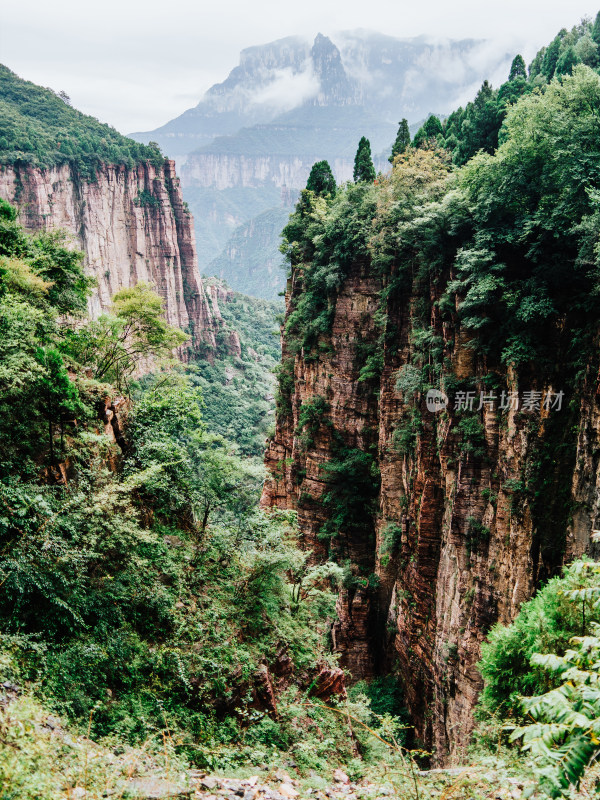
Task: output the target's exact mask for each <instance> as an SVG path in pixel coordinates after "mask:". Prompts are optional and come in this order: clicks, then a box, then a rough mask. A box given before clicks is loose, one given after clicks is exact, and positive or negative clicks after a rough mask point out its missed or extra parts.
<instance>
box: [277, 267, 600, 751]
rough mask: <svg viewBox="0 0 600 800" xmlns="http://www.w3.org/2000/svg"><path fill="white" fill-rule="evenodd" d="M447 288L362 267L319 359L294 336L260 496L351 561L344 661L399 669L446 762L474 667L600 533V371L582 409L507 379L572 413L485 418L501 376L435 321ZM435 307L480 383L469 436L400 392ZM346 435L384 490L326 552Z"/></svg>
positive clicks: (468, 717)
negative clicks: (375, 371) (389, 288)
mask: <svg viewBox="0 0 600 800" xmlns="http://www.w3.org/2000/svg"><path fill="white" fill-rule="evenodd" d="M299 271H300V270H295V273H294V274H293V276H292V279H291V280H290V282H289V284H288V293H287V298H286V303H287V308H288V315H289V313H290V310H291V309H293V308H294V307H296V305H297V301H298V298H299V296H300V293H301V289H300V288H299V286H300V285H301V281H300V280H299V277H298V272H299ZM442 283H443V282H442V281H438V282H437V283H435V284H434V283H432V284H431V285H429V286H426V287H423V286H422V285H421V286H420V287H413V290H412V292H410V291H409V292H404V293H403V294H401V295H399V294H394V293H393V292H387V293H385V292H384V293H382V289H383V288H384V279H383V278H380V277H374V276H372V275H370V274H369V270H368V268H367V267H365V266H364V265H363V266H361V265H355V266H354V267H353V268H352V270H351V271H350V272H349V273H348V274H347V276H346V278H345V280H344V282H343V284H342V286H341V288H340V290H339V292H338V295H337V301H336V304H335V309H334V314H333V324H332V327H331V329H330V333H329V334H327V335H325V336H324V337H322V339H321V340H320V341H319V354H318V356H315V355H314V353H313V354H306V353H304V352H303V351H300V353H299V354H297V355H295V356H292V355H290V353H289V343H287V342H286V341H285V337H284V350H283V367H282V369H283V370H284V372H285V380H284V381H281V386H284V385H285V383H286V382H287V385H288V386H290V387H291V389H290V390H289V393H288V394H287V395H286V394H285V392H283V395H284V396H283V397H282V398H280V402H279V410H278V419H277V429H276V433H275V436H274V437H273V439H272V440H271V441H270V442H269V444H268V449H267V453H266V464H267V467H268V469H269V471H270V475H271V477H270V479H269V480H268V481H267V483H266V485H265V489H264V493H263V498H262V503H263V506H265V507H271V506H277V507H282V508H297V509H298V517H299V527H300V531H301V534H302V536H303V541H304V544H305V546H306V548H308V549H311V550H312V551H313V556H312V557H313V558H315V559H324V558H326V557H327V554H328V553H327V549H328V547H329V548H332V547H333V548H334V549H336V550H337V554H338V555H339V554H340V553H342V555H343V557H344V558H346V559H348V560H349V562H350V565H351V570H352V575H351V577H350V579H349V580H348V581H346V587H345V588H344V589H342V591H341V593H340V597H339V601H338V613H339V622H338V623H337V624H336V627H335V629H334V631H333V638H334V644H335V647H336V649H337V650H338V652H340V653H341V663H342V665H343V666H345V667H348V668H349V669H350V670H351V672H352V675H353V678H354V679H359V678H362V677H369V676H372V675H374V674H377V673H380V672H386V671H391V670H393V671H394V672H395V673H396V674H397V675H399V676H400V677H401V679H402V681H403V683H404V689H405V698H406V703H407V705H408V708H409V710H410V712H411V714H412V717H413V721H414V723H415V726H416V732H417V735H418V736H419V738H420V739H421V741H422V742H423V743H424V745H425V746H426V747H427V748H432V751H433V753H434V757H435V759H436V760H437V762H438V763H440V762H443V761H444V760H445V759H447V758H448V755H450V757H453V758H456V757H458V756H460V754H461V752H462V751H463V750H464V748H465V747H466V745H467V743H468V741H469V737H470V733H471V731H472V727H473V722H472V712H473V707H474V704H475V702H476V699H477V696H478V692H479V691H480V689H481V678H480V675H479V673H478V670H477V668H476V664H477V662H478V660H479V657H480V646H481V642H482V640H483V639H484V638H485V636H486V634H487V632H488V631H489V629H490V627H491V625H492V624H493V623H494V622H496V621H501V622H503V623H507V622H509V621H511V620H512V619H513V618H514V617H515V615H516V613H517V612H518V610H519V606H520V604H521V603H522V602H523V601H524V600H526V599H527V598H528V597H530V596H531V594H532V592H533V591H534V589H535V587H536V586H537V585H538V584H539V581H540V580H542V579H545V578H547V577H548V576H549V575H551V574H553V573H554V572H556V570H557V569H559V567H560V565H561V564H562V563H563V561H564V559H565V558H569V557H572V556H574V555H579V554H581V553H582V552H585V551H586V550H588V549H589V541H590V531H591V530H592V529H596V528H600V504H599V501H598V498H599V496H600V491H599V489H598V486H599V485H600V483H599V481H600V475H599V460H598V456H597V454H598V441H599V437H600V411H599V408H600V388H599V386H600V384H599V380H598V374H597V364H596V365H595V366H591V367H590V373H589V376H588V380H587V384H586V387H585V390H584V392H583V396H582V400H581V404H580V405H577V404H575V403H571V404H569V402H568V389H569V387H568V386H562V387H556V386H554V387H549V386H546V385H544V376H543V375H536V374H529V375H527V376H526V377H521V378H520V379H519V378H518V377H517V376H516V375H515V374H514V373H512V372H511V371H510V370H509V371H508V372H507V371H506V370H505V371H504V373H503V374H502V375H501V376H500V380H501V382H503V384H504V386H505V387H506V388H507V389H508V390H513V391H520V392H524V391H527V390H539V391H540V392H541V393H542V396H543V395H544V393H545V392H547V391H549V390H550V389H552V391H553V392H555V393H556V392H558V391H559V390H561V389H562V390H564V391H565V401H564V403H563V404H562V408H561V410H554V411H548V410H544V408H543V406H542V408H541V409H537V410H535V411H533V412H526V411H523V410H515V409H512V410H510V409H506V410H503V411H500V410H499V409H498V407H497V405H496V408H495V409H494V410H492V409H491V408H490V407H489V406H488V405H485V404H484V405H483V406H482V408H481V409H478V405H479V397H480V390H485V384H484V383H482V382H481V377H482V376H483V375H485V374H488V370H487V369H485V368H484V367H485V364H479V365H478V364H477V363H475V362H474V358H473V350H472V349H470V348H469V342H468V340H467V338H466V337H465V335H464V331H461V330H460V327H459V325H458V322H457V323H456V324H455V325H454V324H449V323H448V322H444V323H442V322H441V321H440V319H439V312H438V306H437V302H436V301H438V300H439V297H440V294H441V291H442V289H441V288H440V286H441V284H442ZM424 304H426V305H427V307H428V309H429V311H428V312H427V314H428V316H429V325H430V326H431V331H432V333H433V334H434V335H435V336H436V337H439V341H440V342H441V343H442V346H443V350H444V358H445V362H446V363H448V364H451V365H452V372H453V375H454V378H455V380H456V381H463V382H464V381H468V382H470V383H471V384H472V385H471V386H469V387H468V388H469V389H471V388H472V389H473V390H476V391H475V395H476V398H477V399H476V400H475V402H474V406H473V411H474V412H476V413H474V414H473V415H472V416H471V417H470V418H471V419H472V420H474V422H473V427H472V429H471V430H467V429H466V427H462V428H461V424H460V421H461V417H460V416H459V415H458V414H457V413H456V411H455V408H454V407H453V402H452V398H451V402H450V403H449V405H448V407H447V408H446V410H444V411H441V412H440V413H432V412H431V411H428V409H427V406H426V401H425V397H423V396H421V395H418V396H417V399H416V401H415V402H416V405H412V406H410V408H409V406H408V405H407V402H406V394H407V391H408V390H407V389H406V387H402V386H401V385H399V383H398V377H399V375H401V374H402V369H403V367H404V366H406V365H409V364H410V363H411V356H412V355H414V351H415V347H416V344H415V339H414V336H413V335H412V331H413V320H414V317H415V313H416V312H415V308H416V307H417V306H418V307H419V312H418V313H419V315H422V313H423V311H422V309H423V305H424ZM378 309H379V310H380V311H382V312H383V314H384V318H385V322H384V323H383V325H380V326H379V327H378V324H377V314H376V311H377V310H378ZM421 319H422V317H421ZM375 342H379V344H378V345H377V346H378V347H379V348H380V349H381V352H382V368H381V372H380V375H378V376H375V377H369V376H368V375H367V376H366V377H365V372H364V370H363V371H362V372H361V369H362V368H363V367H364V364H365V360H364V352H365V351H366V350H368V348H369V346H373V345H374V343H375ZM361 352H362V353H363V355H362V356H361ZM519 381H520V383H519ZM280 391H281V389H280ZM317 397H318V398H322V400H323V401H325V402H324V403H323V404H322V405H321V408H322V413H321V416H320V419H319V422H318V429H317V426H313V427H312V429H311V435H310V436H309V437H307V435H306V425H305V424H303V420H305V419H306V415H305V416H304V417H303V416H302V409H303V407H304V409H306V408H307V407H308V404H310V403H314V401H315V398H317ZM410 409H412V410H410ZM417 431H418V434H417V433H416V432H417ZM340 441H342V442H343V443H344V444H345V445H346V446H347V447H353V448H357V449H358V450H360V451H362V452H363V453H374V461H375V464H376V466H377V467H378V470H379V475H380V485H379V491H378V496H377V499H376V503H375V504H374V507H373V508H372V509H370V510H368V520H367V522H365V524H363V525H362V527H361V528H360V532H359V533H358V535H357V532H356V529H355V528H354V527H352V526H351V527H350V528H349V529H344V528H343V527H342V529H341V530H339V531H338V535H337V536H336V537H334V538H333V539H331V543H330V544H328V543H327V538H326V537H324V535H323V534H324V533H326V526H327V523H328V520H330V519H331V511H330V508H329V506H328V501H327V496H328V493H329V492H331V490H332V474H331V471H330V469H328V468H327V467H326V465H327V464H328V463H331V462H332V461H334V460H335V459H336V458H338V459H339V455H338V454H337V453H339V443H340ZM336 448H338V450H337V451H336ZM532 476H537V477H535V478H532ZM536 481H537V482H536ZM348 488H349V493H348V496H349V497H350V498H351V496H352V495H351V492H352V488H353V487H352V486H350V487H348ZM357 491H358V490H357ZM365 508H367V506H365ZM324 526H325V528H324ZM565 531H567V538H566V543H565Z"/></svg>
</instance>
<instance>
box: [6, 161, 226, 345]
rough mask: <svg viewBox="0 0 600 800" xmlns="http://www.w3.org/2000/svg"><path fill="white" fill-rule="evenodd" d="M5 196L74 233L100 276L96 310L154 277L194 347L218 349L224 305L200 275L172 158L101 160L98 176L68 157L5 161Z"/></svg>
mask: <svg viewBox="0 0 600 800" xmlns="http://www.w3.org/2000/svg"><path fill="white" fill-rule="evenodd" d="M0 197H2V198H4V199H6V200H8V201H9V202H10V203H13V204H14V205H16V206H17V207H18V208H19V211H20V220H21V222H22V224H23V225H24V227H25V228H27V229H29V230H40V229H47V230H50V229H55V228H61V229H63V230H65V231H67V232H68V233H70V234H71V235H72V237H73V242H74V244H75V246H77V247H79V248H80V249H81V250H83V252H84V253H85V257H86V258H85V264H86V270H87V271H88V272H89V273H90V274H92V275H94V277H95V278H96V279H97V281H98V289H97V292H96V293H95V294H94V296H93V298H92V300H91V309H90V311H91V313H92V314H93V315H98V314H99V313H100V312H101V311H102V310H105V309H108V308H109V306H110V301H111V297H112V295H113V294H114V293H115V292H117V291H119V289H122V288H123V287H127V286H132V285H134V284H135V283H137V282H138V281H148V282H150V283H153V284H155V286H156V290H157V291H158V292H159V294H160V295H161V296H162V297H163V299H164V302H165V313H166V317H167V319H168V321H169V322H170V323H171V324H173V325H178V326H179V327H180V328H182V329H183V330H185V331H187V332H188V333H190V334H191V335H192V341H191V348H192V350H193V351H195V352H200V353H201V352H204V351H205V350H206V349H207V348H208V349H210V350H212V349H214V348H215V346H216V341H215V334H216V333H217V332H218V330H219V329H220V326H221V323H220V320H219V314H218V307H216V308H215V307H214V303H216V299H215V298H212V301H211V298H209V296H208V294H207V292H206V289H205V287H204V285H203V283H202V280H201V279H200V276H199V274H198V267H197V262H196V246H195V240H194V232H193V224H192V218H191V215H190V214H189V212H188V211H187V209H186V207H185V206H184V203H183V199H182V195H181V189H180V186H179V179H178V178H177V176H176V174H175V166H174V163H173V162H172V161H166V160H165V161H164V164H163V166H156V165H154V164H152V163H150V162H148V161H146V162H141V163H139V164H137V165H136V166H133V167H127V166H125V165H110V164H101V165H100V166H99V167H98V168H97V170H96V174H95V179H94V180H88V179H86V178H84V177H82V176H81V175H80V173H79V172H78V171H77V170H76V169H75V168H73V167H72V166H71V165H69V164H63V165H57V166H52V167H46V168H42V167H34V166H31V165H19V164H13V165H4V166H0Z"/></svg>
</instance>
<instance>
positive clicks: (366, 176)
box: [354, 136, 375, 183]
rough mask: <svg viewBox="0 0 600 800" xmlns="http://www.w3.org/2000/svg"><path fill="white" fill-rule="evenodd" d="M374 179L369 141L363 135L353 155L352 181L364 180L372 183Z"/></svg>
mask: <svg viewBox="0 0 600 800" xmlns="http://www.w3.org/2000/svg"><path fill="white" fill-rule="evenodd" d="M374 180H375V167H374V166H373V159H372V158H371V143H370V142H369V140H368V139H367V138H366V137H365V136H363V137H362V139H361V140H360V142H359V143H358V150H357V151H356V156H355V157H354V182H355V183H361V182H362V181H365V182H367V183H372V182H373V181H374Z"/></svg>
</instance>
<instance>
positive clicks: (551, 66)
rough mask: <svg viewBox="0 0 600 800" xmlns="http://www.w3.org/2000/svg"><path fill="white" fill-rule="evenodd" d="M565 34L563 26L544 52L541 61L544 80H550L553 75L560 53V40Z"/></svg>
mask: <svg viewBox="0 0 600 800" xmlns="http://www.w3.org/2000/svg"><path fill="white" fill-rule="evenodd" d="M566 35H567V31H566V30H565V29H564V28H563V29H562V30H561V31H560V33H558V35H557V36H555V37H554V39H553V40H552V41H551V42H550V44H549V45H548V47H547V48H546V52H545V53H544V61H543V63H542V73H543V74H544V75H545V76H546V80H548V81H551V80H552V78H553V77H554V72H555V70H556V63H557V61H558V57H559V55H560V46H561V43H562V40H563V39H564V37H565V36H566Z"/></svg>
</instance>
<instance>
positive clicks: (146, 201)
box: [133, 189, 160, 208]
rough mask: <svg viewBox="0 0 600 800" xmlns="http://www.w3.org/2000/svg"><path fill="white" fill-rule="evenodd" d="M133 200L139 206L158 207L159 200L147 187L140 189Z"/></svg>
mask: <svg viewBox="0 0 600 800" xmlns="http://www.w3.org/2000/svg"><path fill="white" fill-rule="evenodd" d="M133 202H134V203H135V205H136V206H140V207H142V208H160V200H159V199H158V197H156V195H153V194H152V192H149V191H148V190H147V189H140V191H139V192H138V194H137V197H136V198H135V200H134V201H133Z"/></svg>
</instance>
